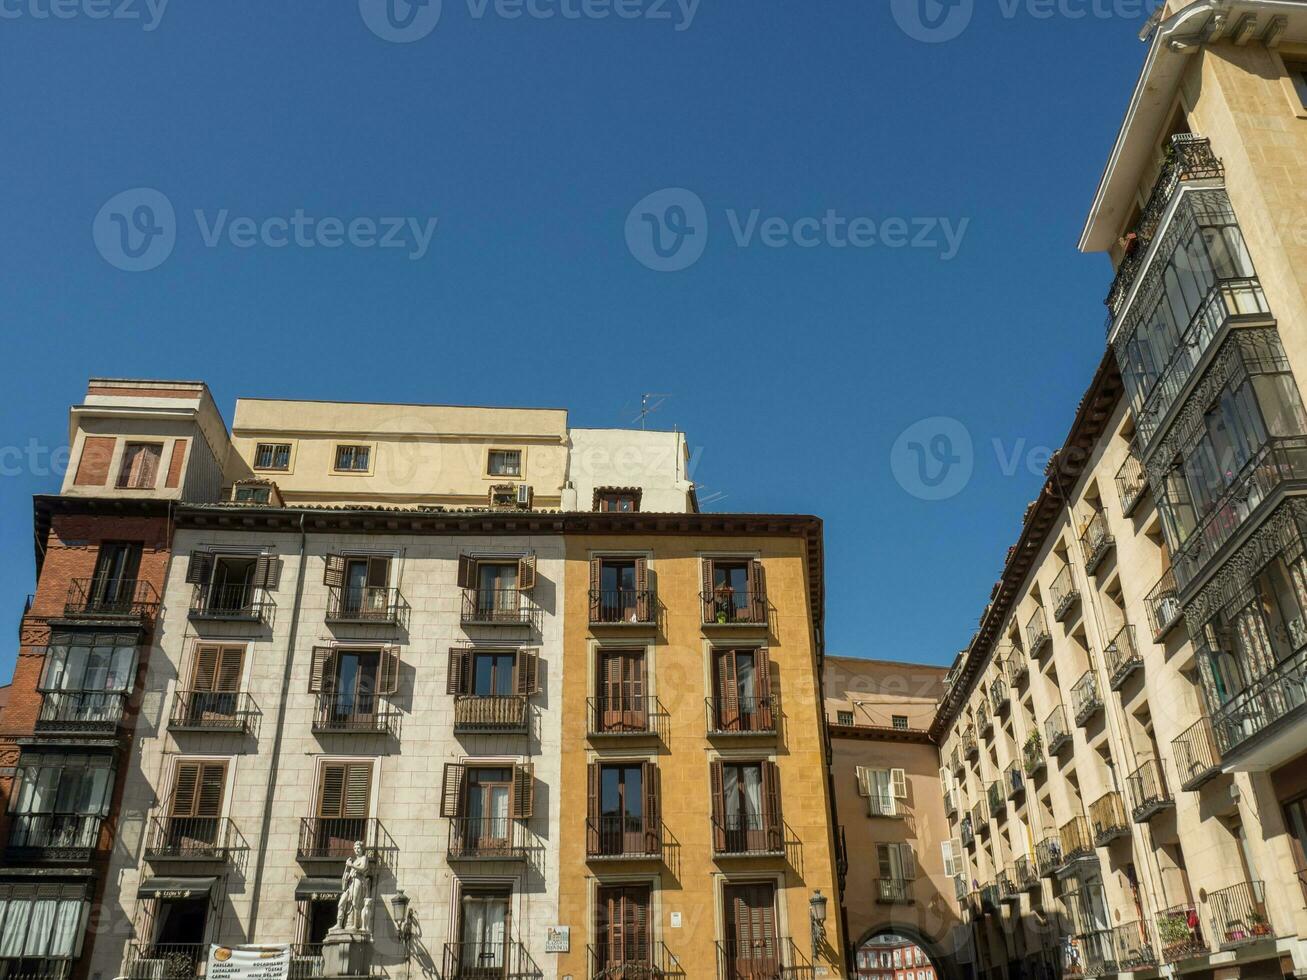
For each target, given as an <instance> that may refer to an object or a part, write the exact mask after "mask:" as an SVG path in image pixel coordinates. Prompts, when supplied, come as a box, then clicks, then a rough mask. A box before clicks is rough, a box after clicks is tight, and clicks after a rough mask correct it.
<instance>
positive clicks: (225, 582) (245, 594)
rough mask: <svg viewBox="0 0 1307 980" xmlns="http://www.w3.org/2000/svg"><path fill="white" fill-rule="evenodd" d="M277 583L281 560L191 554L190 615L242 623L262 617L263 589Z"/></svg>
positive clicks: (205, 552) (189, 579) (269, 557)
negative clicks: (191, 592) (191, 586)
mask: <svg viewBox="0 0 1307 980" xmlns="http://www.w3.org/2000/svg"><path fill="white" fill-rule="evenodd" d="M280 580H281V559H280V558H277V557H276V556H274V555H214V554H213V553H211V552H207V551H192V552H191V557H190V564H189V565H188V566H187V568H186V581H187V582H190V583H191V584H193V585H194V586H195V599H194V601H193V605H192V607H191V609H192V613H193V614H200V615H204V616H213V617H215V618H232V619H243V618H248V617H256V618H257V617H258V616H260V615H262V605H263V604H262V601H261V600H262V599H264V598H265V597H264V596H263V595H262V592H263V590H265V589H275V588H277V585H278V583H279V582H280Z"/></svg>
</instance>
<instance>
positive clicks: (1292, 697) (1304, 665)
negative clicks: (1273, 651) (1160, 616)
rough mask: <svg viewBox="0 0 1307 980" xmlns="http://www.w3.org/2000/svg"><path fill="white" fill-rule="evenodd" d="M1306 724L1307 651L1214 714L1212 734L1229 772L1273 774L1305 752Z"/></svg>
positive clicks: (1263, 676) (1288, 659)
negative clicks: (1247, 771) (1246, 770)
mask: <svg viewBox="0 0 1307 980" xmlns="http://www.w3.org/2000/svg"><path fill="white" fill-rule="evenodd" d="M1205 655H1206V654H1205V651H1203V650H1199V652H1198V656H1199V657H1204V656H1205ZM1305 719H1307V647H1304V648H1303V649H1301V650H1299V651H1298V652H1297V653H1295V654H1294V655H1293V656H1291V657H1288V658H1286V659H1285V660H1283V661H1281V662H1280V663H1279V664H1278V665H1276V667H1275V669H1274V670H1272V671H1270V672H1269V673H1267V674H1263V675H1262V676H1261V677H1258V678H1257V679H1256V680H1254V681H1253V682H1252V683H1251V684H1249V685H1248V686H1247V687H1245V688H1244V689H1243V690H1242V691H1240V692H1239V693H1238V694H1236V695H1235V696H1234V697H1233V698H1231V699H1230V700H1229V701H1227V702H1226V703H1225V704H1223V705H1222V706H1221V707H1220V708H1219V709H1218V710H1216V711H1215V712H1213V714H1212V732H1213V734H1214V735H1215V736H1216V747H1217V748H1218V749H1219V750H1220V753H1221V758H1222V762H1223V763H1224V765H1225V766H1226V767H1228V768H1233V769H1273V768H1275V767H1277V766H1279V765H1281V764H1282V763H1285V762H1288V761H1289V760H1290V759H1292V758H1294V757H1295V756H1298V755H1300V754H1301V753H1302V748H1303V741H1304V738H1305V737H1307V736H1305V735H1304V725H1303V722H1304V720H1305Z"/></svg>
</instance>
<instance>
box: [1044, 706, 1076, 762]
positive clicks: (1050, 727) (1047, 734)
mask: <svg viewBox="0 0 1307 980" xmlns="http://www.w3.org/2000/svg"><path fill="white" fill-rule="evenodd" d="M1044 740H1045V741H1046V742H1047V743H1048V754H1049V755H1057V753H1058V752H1059V751H1060V750H1061V748H1062V746H1064V745H1066V744H1068V743H1069V742H1070V741H1071V727H1070V726H1069V725H1068V724H1067V723H1066V709H1065V708H1063V707H1062V706H1061V705H1060V704H1059V705H1058V706H1057V707H1056V708H1054V709H1053V710H1052V711H1050V712H1049V713H1048V717H1047V718H1045V719H1044Z"/></svg>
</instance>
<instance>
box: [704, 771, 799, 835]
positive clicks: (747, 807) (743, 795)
mask: <svg viewBox="0 0 1307 980" xmlns="http://www.w3.org/2000/svg"><path fill="white" fill-rule="evenodd" d="M711 777H712V805H713V837H714V840H713V844H714V849H715V850H716V851H717V852H718V853H720V854H750V853H774V852H776V851H780V850H782V849H783V848H784V827H783V819H782V816H781V797H780V776H779V773H778V771H777V768H776V764H775V763H774V762H714V763H712V766H711Z"/></svg>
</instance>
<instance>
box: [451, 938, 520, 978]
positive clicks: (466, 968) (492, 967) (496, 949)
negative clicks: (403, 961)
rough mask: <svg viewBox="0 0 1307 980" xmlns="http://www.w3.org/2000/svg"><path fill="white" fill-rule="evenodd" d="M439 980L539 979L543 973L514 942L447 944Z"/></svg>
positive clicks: (489, 941) (485, 941) (488, 941)
mask: <svg viewBox="0 0 1307 980" xmlns="http://www.w3.org/2000/svg"><path fill="white" fill-rule="evenodd" d="M441 963H442V967H441V970H440V977H441V980H490V978H494V980H540V978H541V977H543V976H544V972H543V971H542V970H541V969H540V967H539V966H537V965H536V963H535V960H533V959H531V954H530V953H528V952H527V951H526V947H525V946H523V945H522V944H521V943H520V942H518V941H517V940H515V939H499V940H484V941H482V942H468V943H446V944H445V952H444V956H443V957H442V959H441Z"/></svg>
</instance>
